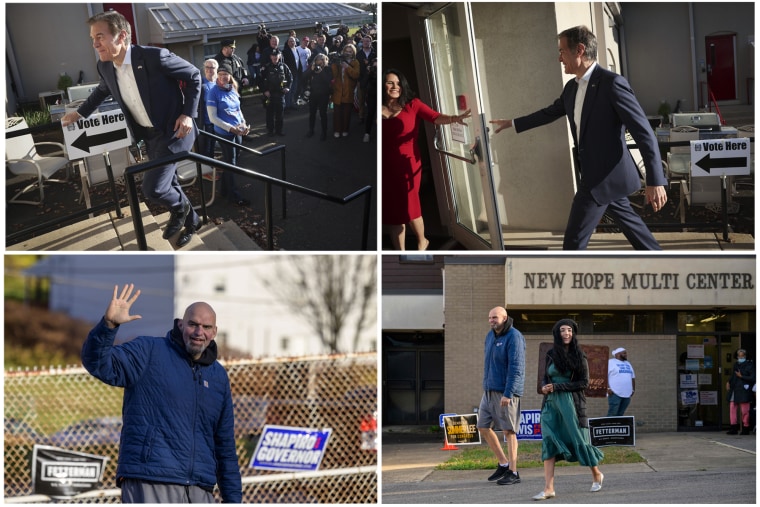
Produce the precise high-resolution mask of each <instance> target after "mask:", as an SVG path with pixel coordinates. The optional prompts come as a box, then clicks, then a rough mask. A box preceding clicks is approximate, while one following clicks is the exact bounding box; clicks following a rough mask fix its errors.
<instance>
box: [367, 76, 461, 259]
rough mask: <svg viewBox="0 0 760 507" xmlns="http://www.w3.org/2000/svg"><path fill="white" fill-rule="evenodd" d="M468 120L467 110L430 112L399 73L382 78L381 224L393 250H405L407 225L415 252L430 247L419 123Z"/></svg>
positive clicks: (447, 123) (449, 122)
mask: <svg viewBox="0 0 760 507" xmlns="http://www.w3.org/2000/svg"><path fill="white" fill-rule="evenodd" d="M469 117H470V110H469V109H468V110H467V111H465V112H464V113H462V114H461V115H458V116H448V115H445V114H441V113H439V112H437V111H434V110H433V109H431V108H430V107H428V106H427V105H425V104H424V103H423V102H422V101H421V100H419V99H417V98H414V93H413V92H412V91H411V90H410V89H409V83H408V82H407V80H406V78H405V77H404V75H403V74H401V73H400V72H399V71H397V70H394V69H389V70H387V71H385V73H384V74H383V123H382V125H383V127H382V128H383V224H384V225H386V226H388V229H389V233H390V236H391V242H392V243H393V248H395V249H396V250H405V241H406V225H407V224H409V227H410V228H411V229H412V232H413V233H414V235H415V236H417V249H418V250H425V249H426V248H427V247H428V244H429V243H430V242H429V241H428V240H427V238H425V224H424V222H423V220H422V209H421V207H420V180H421V179H422V161H421V160H420V149H419V146H418V145H417V134H418V133H419V130H420V121H422V120H425V121H428V122H431V123H434V124H436V125H449V124H452V123H460V124H462V125H466V124H465V123H464V122H463V120H464V119H465V118H469Z"/></svg>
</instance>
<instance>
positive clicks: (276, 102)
mask: <svg viewBox="0 0 760 507" xmlns="http://www.w3.org/2000/svg"><path fill="white" fill-rule="evenodd" d="M284 111H285V97H283V96H274V95H271V96H270V97H269V104H267V132H269V133H270V134H273V133H275V132H277V133H278V134H282V115H283V112H284Z"/></svg>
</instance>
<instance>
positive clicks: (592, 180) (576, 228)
mask: <svg viewBox="0 0 760 507" xmlns="http://www.w3.org/2000/svg"><path fill="white" fill-rule="evenodd" d="M596 49H597V45H596V37H595V36H594V34H593V33H591V32H590V31H589V30H588V28H586V27H583V26H578V27H574V28H570V29H567V30H565V31H563V32H562V33H560V34H559V60H560V62H562V63H563V64H564V67H565V73H566V74H574V75H575V76H576V79H571V80H570V81H568V83H567V84H566V85H565V88H564V90H563V91H562V95H561V96H560V98H558V99H557V100H556V101H554V103H553V104H552V105H550V106H549V107H547V108H545V109H542V110H540V111H537V112H535V113H533V114H530V115H528V116H523V117H521V118H515V119H514V120H492V121H491V123H494V124H496V125H497V126H498V128H497V129H496V133H499V132H501V131H502V130H503V129H505V128H509V127H511V126H513V125H514V127H515V131H517V132H522V131H525V130H528V129H532V128H534V127H539V126H541V125H546V124H548V123H551V122H553V121H555V120H557V119H559V118H561V117H562V116H567V118H568V121H569V123H570V130H571V131H572V135H573V140H574V141H575V150H574V151H575V156H576V163H577V164H578V167H579V169H580V176H581V181H580V183H579V185H578V191H577V192H576V194H575V198H574V199H573V205H572V208H571V210H570V217H569V219H568V222H567V227H566V229H565V238H564V243H563V248H564V249H565V250H580V249H585V248H586V246H587V245H588V242H589V239H590V238H591V234H592V233H593V232H594V229H595V228H596V226H597V225H598V224H599V221H600V220H601V219H602V216H603V215H604V213H605V212H606V213H608V214H609V215H610V216H611V217H612V218H613V220H615V222H616V223H617V225H619V226H620V228H621V229H622V231H623V234H625V237H626V238H627V239H628V241H630V242H631V244H632V245H633V247H634V248H635V249H637V250H660V249H661V248H660V245H659V244H658V243H657V240H655V239H654V236H652V233H651V232H650V231H649V228H648V227H647V226H646V224H645V223H644V221H643V220H642V219H641V217H640V216H639V215H638V214H637V213H636V212H635V211H634V210H633V208H632V207H631V203H630V201H629V200H628V196H629V195H630V194H632V193H633V192H635V191H637V190H639V189H640V188H641V179H640V175H639V171H638V169H637V167H636V164H635V162H634V161H633V158H632V157H631V155H630V153H629V151H628V148H627V146H626V141H625V131H626V129H627V130H628V132H630V134H631V136H633V139H634V140H635V141H636V144H637V146H638V148H639V151H640V152H641V155H642V157H643V160H644V164H645V167H646V199H647V203H651V204H652V207H653V209H654V210H655V211H659V210H661V209H662V207H663V206H664V205H665V203H666V202H667V200H668V197H667V194H666V192H665V183H666V181H665V175H664V173H663V168H662V161H661V159H660V152H659V148H658V146H657V138H656V137H655V135H654V132H653V131H652V128H651V127H650V126H649V122H648V121H647V119H646V116H645V115H644V112H643V110H642V109H641V105H640V104H639V103H638V101H637V100H636V97H635V96H634V94H633V90H632V89H631V87H630V85H629V84H628V82H627V81H626V79H625V78H624V77H622V76H620V75H618V74H615V73H613V72H610V71H608V70H605V69H603V68H601V67H600V66H599V65H598V64H597V63H596ZM579 90H580V91H579Z"/></svg>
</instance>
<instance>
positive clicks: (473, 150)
mask: <svg viewBox="0 0 760 507" xmlns="http://www.w3.org/2000/svg"><path fill="white" fill-rule="evenodd" d="M441 130H442V129H441ZM441 130H439V129H438V127H437V126H436V128H435V136H433V147H434V148H435V151H437V152H438V153H442V154H444V155H447V156H449V157H453V158H456V159H458V160H463V161H464V162H467V163H468V164H477V163H478V161H477V159H476V158H475V155H476V154H477V155H478V156H480V138H478V139H476V140H475V144H474V145H473V146H472V148H470V158H467V157H463V156H461V155H458V154H456V153H451V152H449V151H446V150H442V149H441V148H440V147H439V146H438V143H439V139H438V136H439V134H440V132H441Z"/></svg>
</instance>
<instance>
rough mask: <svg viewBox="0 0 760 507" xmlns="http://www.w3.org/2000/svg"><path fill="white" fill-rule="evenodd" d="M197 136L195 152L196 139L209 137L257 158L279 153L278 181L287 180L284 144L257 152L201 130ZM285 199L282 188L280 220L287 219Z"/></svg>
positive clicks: (284, 192) (285, 193)
mask: <svg viewBox="0 0 760 507" xmlns="http://www.w3.org/2000/svg"><path fill="white" fill-rule="evenodd" d="M198 134H199V136H198V138H197V139H196V149H195V151H196V152H198V151H200V150H198V145H197V143H198V139H200V138H201V136H205V137H210V138H211V139H213V140H215V141H217V142H219V143H226V144H231V145H234V146H235V147H236V148H237V149H238V150H243V151H247V152H249V153H252V154H254V155H256V156H259V157H265V156H267V155H272V154H274V153H277V152H279V153H280V179H281V180H283V181H287V180H288V176H287V171H286V169H285V145H284V144H277V143H271V144H270V145H265V146H266V148H265V149H258V150H256V149H253V148H250V147H248V146H243V145H242V144H237V143H233V142H232V141H230V140H229V139H225V138H223V137H221V136H218V135H216V134H212V133H210V132H206V131H205V130H202V129H198ZM202 192H203V185H201V193H202ZM286 199H287V191H286V189H285V188H284V187H283V188H282V218H287V206H286ZM205 202H206V200H205V198H204V200H203V203H204V204H203V211H204V214H205V208H206V206H205Z"/></svg>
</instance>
